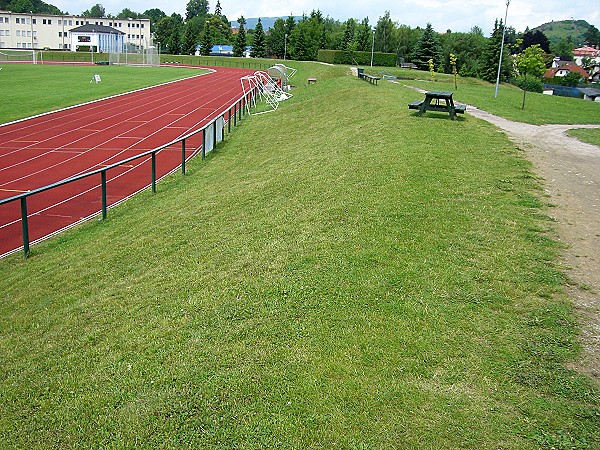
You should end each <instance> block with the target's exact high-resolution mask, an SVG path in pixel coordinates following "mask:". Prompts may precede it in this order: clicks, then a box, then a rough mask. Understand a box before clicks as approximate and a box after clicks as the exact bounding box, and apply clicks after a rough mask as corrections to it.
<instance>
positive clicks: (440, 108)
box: [408, 91, 467, 120]
mask: <svg viewBox="0 0 600 450" xmlns="http://www.w3.org/2000/svg"><path fill="white" fill-rule="evenodd" d="M440 100H441V101H440ZM408 109H416V110H418V111H419V112H418V113H417V115H418V116H422V115H423V114H424V113H425V112H426V111H434V112H447V113H448V114H450V118H451V119H452V120H454V118H455V117H456V114H464V113H465V111H466V109H467V105H459V104H456V105H455V104H454V101H453V100H452V92H439V91H431V92H426V93H425V100H415V101H414V102H411V103H409V104H408Z"/></svg>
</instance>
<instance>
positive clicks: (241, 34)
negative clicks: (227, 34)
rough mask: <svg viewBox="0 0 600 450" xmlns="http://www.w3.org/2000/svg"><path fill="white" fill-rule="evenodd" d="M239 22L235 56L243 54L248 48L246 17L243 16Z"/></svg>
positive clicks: (234, 44) (234, 45)
mask: <svg viewBox="0 0 600 450" xmlns="http://www.w3.org/2000/svg"><path fill="white" fill-rule="evenodd" d="M237 22H238V24H239V28H238V34H237V37H236V38H235V42H234V43H233V56H243V55H244V51H245V50H246V29H245V28H244V26H245V25H246V19H244V16H241V17H240V18H239V19H238V20H237Z"/></svg>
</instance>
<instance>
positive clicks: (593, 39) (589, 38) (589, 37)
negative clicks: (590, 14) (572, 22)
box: [584, 25, 600, 47]
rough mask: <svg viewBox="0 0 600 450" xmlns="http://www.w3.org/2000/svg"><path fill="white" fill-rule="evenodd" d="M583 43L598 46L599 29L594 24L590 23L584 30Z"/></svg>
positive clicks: (599, 43)
mask: <svg viewBox="0 0 600 450" xmlns="http://www.w3.org/2000/svg"><path fill="white" fill-rule="evenodd" d="M584 39H585V45H589V46H591V47H600V31H598V28H596V27H595V26H594V25H590V27H589V28H588V29H587V31H586V32H585V36H584Z"/></svg>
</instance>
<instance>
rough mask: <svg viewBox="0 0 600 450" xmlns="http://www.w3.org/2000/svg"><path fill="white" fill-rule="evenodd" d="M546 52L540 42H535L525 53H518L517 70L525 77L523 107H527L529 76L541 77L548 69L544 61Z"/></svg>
mask: <svg viewBox="0 0 600 450" xmlns="http://www.w3.org/2000/svg"><path fill="white" fill-rule="evenodd" d="M545 58H546V53H545V52H544V50H542V48H541V47H540V46H539V44H534V45H532V46H531V47H527V48H526V49H525V50H524V51H523V53H521V54H519V55H517V58H516V62H517V70H518V71H519V74H520V75H521V76H523V77H524V83H523V104H522V105H521V109H525V95H526V94H527V76H530V77H534V78H538V79H539V78H541V77H542V75H544V72H545V71H546V64H545V63H544V61H545Z"/></svg>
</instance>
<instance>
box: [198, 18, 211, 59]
mask: <svg viewBox="0 0 600 450" xmlns="http://www.w3.org/2000/svg"><path fill="white" fill-rule="evenodd" d="M210 28H211V27H210V25H209V24H208V23H206V24H204V30H203V31H202V38H201V43H200V54H201V55H202V56H208V55H210V51H211V50H212V48H213V37H212V34H211V32H210Z"/></svg>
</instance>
